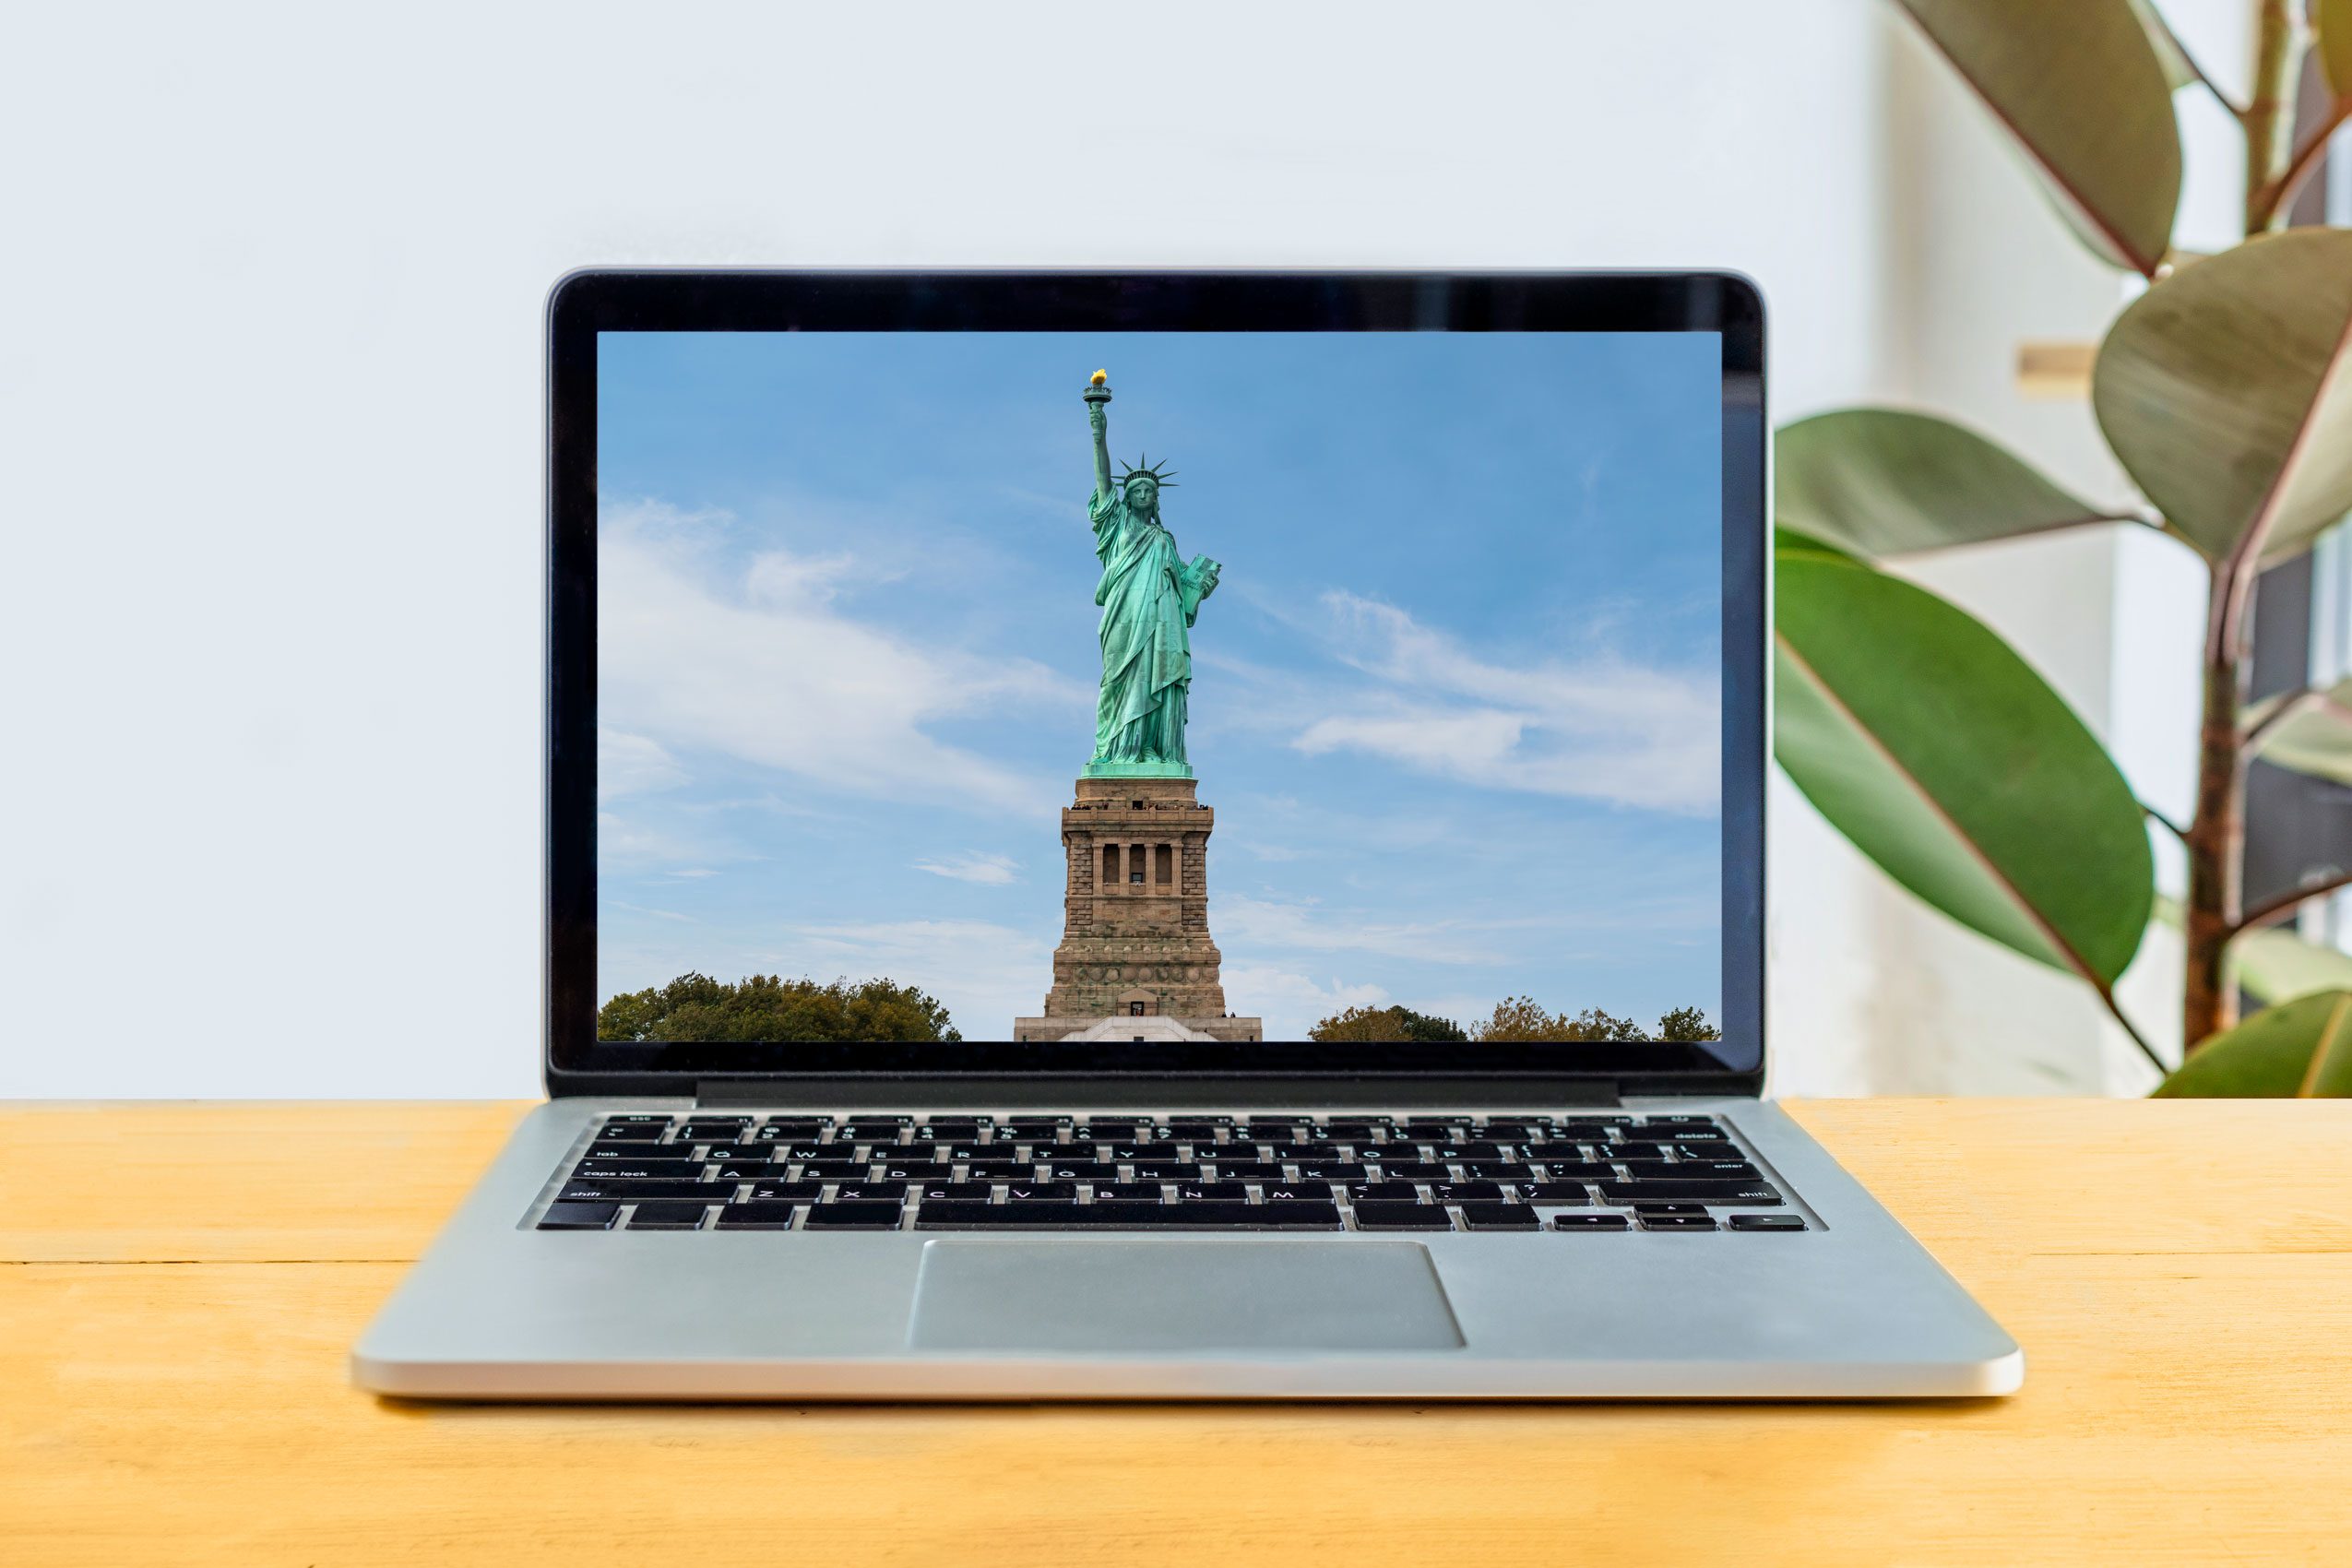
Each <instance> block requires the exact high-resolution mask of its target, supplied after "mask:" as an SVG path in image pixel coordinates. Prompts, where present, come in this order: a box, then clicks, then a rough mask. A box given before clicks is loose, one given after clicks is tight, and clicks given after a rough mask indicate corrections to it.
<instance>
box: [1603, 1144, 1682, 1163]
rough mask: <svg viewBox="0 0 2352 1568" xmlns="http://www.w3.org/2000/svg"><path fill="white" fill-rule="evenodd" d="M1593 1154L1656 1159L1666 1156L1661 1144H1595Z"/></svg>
mask: <svg viewBox="0 0 2352 1568" xmlns="http://www.w3.org/2000/svg"><path fill="white" fill-rule="evenodd" d="M1593 1154H1594V1155H1595V1157H1596V1158H1601V1159H1631V1160H1657V1159H1664V1158H1666V1146H1665V1145H1663V1144H1596V1145H1594V1146H1593Z"/></svg>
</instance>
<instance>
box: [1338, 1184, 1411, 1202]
mask: <svg viewBox="0 0 2352 1568" xmlns="http://www.w3.org/2000/svg"><path fill="white" fill-rule="evenodd" d="M1367 1199H1369V1200H1371V1201H1372V1202H1373V1203H1404V1204H1417V1203H1419V1202H1420V1201H1421V1190H1420V1188H1419V1187H1417V1186H1415V1185H1413V1183H1412V1182H1352V1183H1350V1184H1349V1186H1348V1202H1350V1203H1362V1202H1364V1201H1365V1200H1367Z"/></svg>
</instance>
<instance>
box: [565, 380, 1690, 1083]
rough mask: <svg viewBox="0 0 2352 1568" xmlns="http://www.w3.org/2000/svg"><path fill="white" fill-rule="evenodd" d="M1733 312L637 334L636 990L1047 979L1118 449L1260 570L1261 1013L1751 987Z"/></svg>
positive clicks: (629, 673) (617, 585)
mask: <svg viewBox="0 0 2352 1568" xmlns="http://www.w3.org/2000/svg"><path fill="white" fill-rule="evenodd" d="M1718 351H1719V350H1718V347H1717V343H1716V339H1715V338H1714V337H1712V336H1708V335H1701V334H1695V333H1693V334H1661V335H1655V336H1643V335H1607V336H1604V335H1581V336H1567V335H1533V334H1528V335H1510V334H1471V333H1426V334H1395V335H1387V334H1381V335H1373V334H1352V333H1329V334H1246V335H1244V334H1232V335H1206V334H1170V335H1132V334H1119V335H1110V334H1106V335H1093V334H1083V333H1069V334H1017V335H1014V334H977V333H975V334H967V335H947V334H940V335H930V334H924V335H912V334H910V335H887V334H834V333H807V334H694V335H688V334H674V335H667V334H621V335H613V334H608V335H606V336H605V337H604V338H603V339H602V340H601V344H600V362H599V404H600V406H599V420H600V429H599V434H598V455H599V468H600V481H599V482H600V523H599V530H600V543H599V548H600V588H599V594H600V626H599V642H600V648H599V659H600V663H599V683H600V690H599V728H600V747H599V752H600V768H599V794H600V806H599V822H600V827H599V834H598V896H599V900H600V910H599V953H598V967H599V971H600V984H601V987H602V990H603V992H604V994H607V995H609V994H612V992H616V991H624V990H635V989H637V988H639V987H642V986H647V985H655V984H659V983H660V982H662V981H664V980H669V979H670V978H671V977H672V976H674V975H677V974H680V973H683V972H684V971H686V970H688V969H700V970H702V971H704V972H706V973H709V974H713V975H717V976H719V977H720V978H722V979H730V980H731V979H735V978H737V977H739V976H741V975H743V974H748V973H754V972H758V973H770V972H781V973H784V974H786V975H812V976H815V977H817V978H819V979H829V978H831V977H833V976H836V975H848V976H849V977H851V978H853V979H857V978H863V977H865V976H867V975H870V974H887V975H888V976H890V977H891V978H892V979H894V980H900V981H906V982H911V983H915V984H919V985H921V986H923V987H924V988H925V989H927V990H929V991H931V992H933V993H934V994H935V995H937V996H939V997H940V999H941V1000H942V1001H944V1002H945V1003H946V1004H947V1005H948V1007H949V1009H950V1011H951V1012H952V1013H953V1014H954V1016H955V1018H956V1024H957V1026H958V1027H959V1028H961V1029H962V1030H963V1032H964V1034H965V1036H966V1038H968V1039H1004V1038H1006V1037H1007V1035H1008V1034H1009V1031H1010V1028H1011V1021H1012V1019H1013V1018H1014V1017H1015V1016H1018V1015H1027V1014H1033V1013H1035V1012H1037V1011H1039V1008H1040V1006H1041V1004H1042V1003H1043V1001H1044V996H1045V992H1046V988H1047V985H1048V984H1049V983H1050V980H1051V972H1050V968H1049V964H1050V958H1051V953H1052V949H1053V945H1054V944H1055V942H1056V941H1058V940H1059V938H1060V934H1061V924H1062V854H1061V848H1060V844H1059V841H1058V826H1057V824H1058V818H1057V815H1056V814H1057V813H1058V812H1059V810H1060V808H1061V807H1062V806H1063V805H1064V804H1066V803H1067V802H1068V800H1069V797H1070V790H1071V781H1072V779H1073V778H1075V776H1076V775H1077V773H1078V770H1079V769H1080V768H1081V767H1082V766H1084V765H1085V763H1086V761H1087V755H1088V754H1089V752H1090V751H1091V749H1092V743H1093V738H1094V720H1093V712H1094V693H1095V685H1096V681H1097V677H1098V675H1099V653H1098V649H1097V645H1096V641H1095V628H1096V617H1097V614H1098V612H1097V611H1096V609H1095V607H1094V604H1093V592H1094V583H1095V578H1096V575H1097V570H1098V567H1097V564H1096V562H1095V558H1094V553H1093V548H1092V540H1091V537H1090V536H1089V534H1088V531H1087V522H1086V513H1085V501H1086V497H1087V492H1088V491H1089V489H1090V488H1091V486H1092V469H1091V459H1090V457H1089V445H1088V436H1087V422H1086V416H1085V410H1084V405H1083V404H1082V403H1081V402H1080V400H1079V397H1078V394H1079V391H1080V389H1081V388H1082V387H1083V386H1084V385H1085V383H1086V379H1087V375H1088V374H1090V373H1091V372H1092V371H1094V370H1095V369H1096V368H1098V367H1103V368H1107V369H1108V370H1109V371H1110V372H1111V389H1112V391H1113V392H1114V393H1115V394H1116V398H1115V400H1114V401H1113V402H1112V404H1111V451H1112V454H1113V456H1114V457H1119V458H1122V459H1124V460H1126V461H1133V460H1134V459H1135V458H1136V457H1137V456H1138V455H1139V454H1140V453H1144V452H1148V453H1149V455H1150V457H1152V459H1153V460H1154V461H1155V462H1158V461H1160V460H1162V459H1163V458H1164V459H1166V460H1168V461H1169V462H1170V464H1172V466H1173V468H1174V469H1176V470H1177V484H1176V488H1174V489H1172V490H1171V491H1170V492H1169V493H1168V494H1167V496H1166V501H1165V505H1164V509H1163V510H1164V517H1165V520H1166V522H1167V524H1168V526H1169V528H1170V529H1171V530H1172V531H1173V532H1174V534H1175V536H1176V542H1177V546H1178V548H1179V550H1180V551H1181V552H1182V553H1183V554H1184V555H1185V556H1187V557H1190V556H1192V555H1194V554H1207V555H1212V556H1215V557H1216V558H1217V559H1218V560H1219V561H1220V562H1222V563H1223V564H1224V575H1223V578H1222V581H1221V582H1220V584H1219V586H1218V590H1217V593H1216V595H1215V596H1214V597H1213V598H1211V599H1210V600H1208V602H1207V603H1206V605H1205V606H1204V607H1203V609H1202V611H1201V615H1200V621H1199V624H1198V625H1197V626H1196V627H1195V628H1194V634H1193V653H1194V683H1193V692H1192V726H1191V730H1190V737H1189V745H1190V751H1191V755H1192V761H1193V766H1194V772H1195V773H1196V774H1197V775H1198V776H1199V779H1200V786H1199V789H1200V799H1201V800H1202V801H1203V802H1205V803H1206V804H1209V805H1212V806H1214V807H1215V808H1216V809H1217V829H1216V833H1215V836H1214V837H1212V838H1211V840H1210V842H1209V857H1208V861H1209V863H1208V872H1209V889H1210V897H1209V921H1210V929H1211V932H1212V934H1213V935H1214V936H1215V937H1216V938H1217V941H1218V945H1219V946H1220V947H1221V948H1222V949H1223V950H1224V955H1225V975H1224V978H1225V987H1226V994H1227V998H1228V1000H1229V1003H1230V1004H1231V1006H1232V1008H1233V1010H1234V1011H1235V1012H1237V1013H1254V1014H1260V1015H1263V1016H1265V1019H1266V1021H1267V1032H1268V1038H1271V1039H1285V1038H1290V1039H1296V1038H1301V1036H1302V1034H1303V1031H1304V1030H1305V1028H1307V1027H1308V1026H1309V1025H1311V1024H1313V1022H1314V1020H1315V1019H1317V1018H1319V1017H1321V1016H1324V1015H1326V1014H1328V1013H1331V1012H1333V1011H1336V1009H1338V1008H1339V1007H1342V1006H1346V1005H1349V1004H1370V1005H1384V1004H1388V1003H1391V1002H1398V1003H1403V1004H1406V1005H1408V1006H1412V1007H1419V1008H1422V1009H1424V1010H1431V1011H1435V1012H1439V1013H1442V1014H1443V1015H1445V1016H1452V1017H1455V1018H1457V1019H1459V1020H1461V1021H1462V1022H1464V1023H1467V1022H1469V1021H1470V1020H1471V1018H1472V1016H1483V1015H1484V1014H1485V1013H1487V1012H1489V1011H1491V1008H1492V1006H1493V1004H1494V1003H1495V1002H1496V1001H1498V1000H1499V999H1501V998H1503V997H1504V996H1506V995H1511V994H1514V993H1517V992H1526V993H1529V994H1532V995H1533V996H1535V997H1536V998H1537V999H1538V1001H1540V1002H1542V1003H1544V1004H1547V1005H1549V1006H1551V1007H1554V1008H1565V1009H1569V1010H1575V1009H1580V1008H1584V1007H1586V1006H1600V1007H1605V1008H1607V1009H1609V1010H1610V1012H1612V1013H1619V1014H1630V1015H1632V1016H1634V1017H1635V1018H1637V1019H1639V1020H1641V1021H1643V1022H1644V1023H1645V1024H1646V1023H1652V1022H1654V1021H1655V1020H1656V1018H1657V1016H1658V1014H1659V1013H1661V1012H1663V1011H1664V1010H1666V1009H1667V1008H1669V1007H1673V1006H1679V1005H1684V1004H1696V1005H1700V1006H1703V1007H1705V1009H1706V1010H1707V1013H1708V1015H1709V1016H1710V1017H1714V1016H1717V1014H1718V987H1719V982H1720V975H1719V947H1718V934H1717V933H1718V918H1719V911H1718V903H1719V885H1718V832H1719V827H1718V823H1719V818H1718V815H1717V782H1718V780H1717V774H1718V767H1719V763H1718V758H1719V752H1718V736H1717V729H1716V713H1717V706H1718V695H1717V694H1718V663H1719V648H1720V644H1719V631H1718V592H1719V588H1718V584H1719V556H1718V545H1717V536H1718V528H1719V524H1718V517H1719V505H1720V503H1719V496H1720V493H1721V489H1720V481H1719V470H1718V466H1717V465H1718V453H1717V434H1716V432H1717V417H1718V416H1717V394H1716V376H1717V372H1716V364H1717V357H1716V356H1717V354H1718Z"/></svg>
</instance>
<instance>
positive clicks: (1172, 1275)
mask: <svg viewBox="0 0 2352 1568" xmlns="http://www.w3.org/2000/svg"><path fill="white" fill-rule="evenodd" d="M907 1337H908V1343H909V1345H910V1346H912V1347H913V1348H916V1349H918V1350H1044V1351H1054V1350H1061V1351H1075V1352H1081V1353H1083V1352H1089V1351H1091V1352H1121V1351H1170V1352H1182V1351H1187V1350H1444V1349H1455V1348H1459V1347H1460V1346H1461V1344H1462V1331H1461V1329H1460V1328H1459V1327H1458V1326H1456V1324H1455V1321H1454V1310H1453V1308H1452V1307H1451V1306H1449V1305H1448V1304H1447V1303H1446V1300H1445V1288H1444V1287H1443V1286H1442V1285H1440V1284H1439V1283H1438V1279H1437V1269H1436V1267H1435V1265H1432V1264H1431V1261H1430V1255H1429V1249H1428V1248H1426V1247H1424V1246H1422V1245H1421V1244H1420V1242H1418V1241H1357V1240H1355V1239H1353V1238H1350V1239H1349V1240H1348V1241H1347V1242H1345V1243H1344V1244H1342V1245H1339V1246H1326V1245H1317V1244H1313V1243H1306V1244H1290V1243H1286V1242H1282V1241H1266V1242H1256V1241H1210V1240H1205V1239H1204V1240H1192V1239H1179V1238H1176V1237H1168V1238H1165V1239H1155V1240H1153V1241H1102V1240H1096V1239H1094V1238H1090V1237H1089V1238H1086V1239H1078V1238H1073V1239H1071V1240H1069V1241H1012V1240H1009V1239H1007V1240H1004V1241H998V1240H994V1239H989V1240H981V1239H979V1238H974V1239H972V1240H969V1241H964V1240H956V1241H932V1242H929V1243H927V1244H926V1245H925V1246H924V1248H923V1261H922V1272H921V1275H920V1276H918V1277H917V1279H916V1281H915V1312H914V1317H913V1319H912V1321H911V1322H910V1323H909V1325H908V1329H907Z"/></svg>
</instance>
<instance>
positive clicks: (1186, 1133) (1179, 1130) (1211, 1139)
mask: <svg viewBox="0 0 2352 1568" xmlns="http://www.w3.org/2000/svg"><path fill="white" fill-rule="evenodd" d="M1229 1125H1231V1123H1227V1122H1224V1121H1221V1120H1220V1121H1217V1122H1203V1121H1199V1120H1197V1119H1193V1118H1179V1119H1177V1120H1175V1121H1172V1122H1170V1123H1168V1135H1169V1136H1170V1137H1171V1138H1173V1139H1175V1140H1176V1141H1177V1142H1178V1143H1194V1144H1213V1143H1215V1142H1216V1141H1217V1134H1218V1130H1219V1129H1220V1128H1222V1127H1226V1126H1229Z"/></svg>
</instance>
